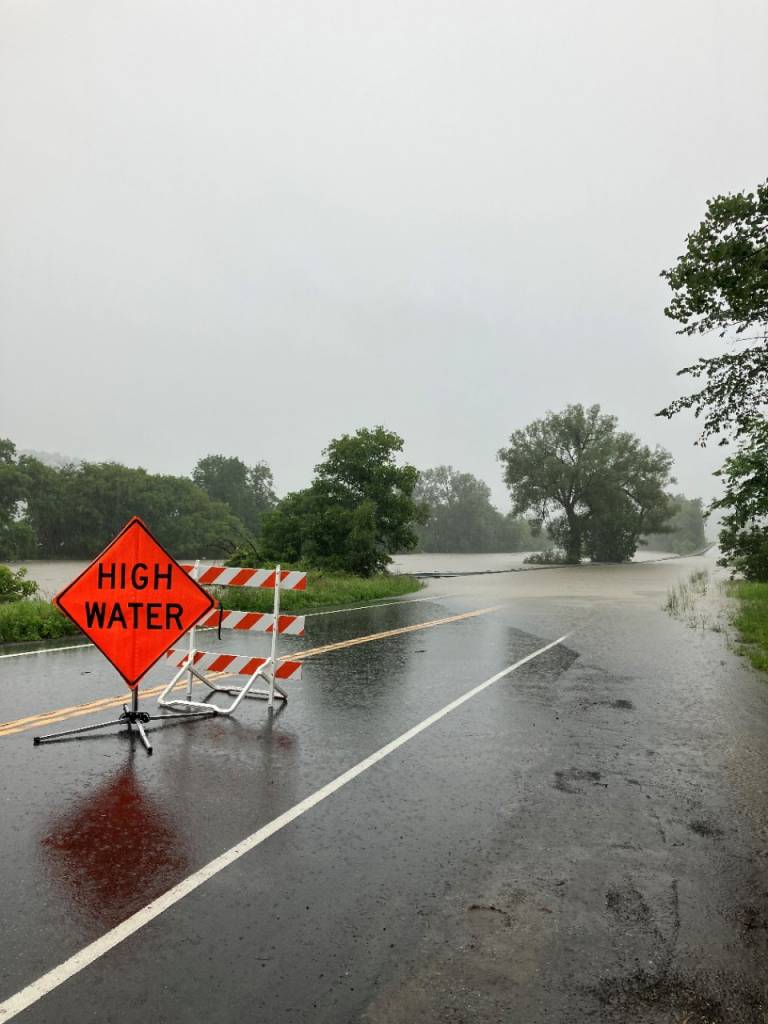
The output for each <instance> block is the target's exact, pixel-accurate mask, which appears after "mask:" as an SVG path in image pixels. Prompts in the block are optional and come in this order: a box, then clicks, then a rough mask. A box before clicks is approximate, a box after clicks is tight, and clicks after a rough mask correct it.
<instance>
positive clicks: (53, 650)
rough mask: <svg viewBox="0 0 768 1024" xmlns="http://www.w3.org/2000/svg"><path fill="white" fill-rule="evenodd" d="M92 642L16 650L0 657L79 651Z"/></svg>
mask: <svg viewBox="0 0 768 1024" xmlns="http://www.w3.org/2000/svg"><path fill="white" fill-rule="evenodd" d="M84 647H93V644H70V645H69V647H43V648H41V649H40V650H39V651H16V653H15V654H0V658H26V657H27V655H29V654H58V652H59V651H80V650H82V649H83V648H84Z"/></svg>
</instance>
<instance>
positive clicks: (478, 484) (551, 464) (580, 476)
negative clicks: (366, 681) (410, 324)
mask: <svg viewBox="0 0 768 1024" xmlns="http://www.w3.org/2000/svg"><path fill="white" fill-rule="evenodd" d="M402 450H403V439H402V438H401V437H399V436H398V435H397V434H396V433H394V432H392V431H390V430H387V429H385V428H384V427H382V426H377V427H373V428H370V429H369V428H362V429H359V430H357V431H356V432H355V433H354V434H343V435H342V436H341V437H338V438H334V439H333V440H332V441H331V442H330V443H329V444H328V446H327V447H326V448H325V449H324V451H323V453H322V454H323V459H322V461H321V462H319V463H318V465H317V466H315V472H314V476H313V479H312V481H311V483H310V484H309V486H308V487H306V488H304V489H303V490H299V491H294V492H292V493H290V494H287V495H286V496H285V497H284V498H283V499H282V500H281V501H278V499H277V497H276V496H275V493H274V490H273V479H272V473H271V471H270V469H269V467H268V466H267V465H266V464H265V463H264V462H257V463H255V464H254V465H251V466H248V465H246V464H245V463H244V462H243V461H242V460H241V459H239V458H236V457H233V456H225V455H206V456H205V457H204V458H201V459H200V460H199V461H198V462H197V464H196V465H195V467H194V469H193V471H192V474H191V476H190V477H182V476H170V475H165V474H156V473H148V472H147V471H146V470H145V469H140V468H139V469H134V468H129V467H127V466H122V465H120V464H118V463H114V462H107V463H88V462H81V463H77V464H72V465H63V466H57V467H51V466H48V465H45V464H44V463H43V462H42V461H41V460H40V459H38V458H35V457H34V456H30V455H18V454H17V452H16V449H15V446H14V445H13V443H12V442H11V441H7V440H6V441H0V558H3V559H7V560H12V559H14V560H23V559H27V558H91V557H93V556H94V555H96V554H97V553H98V552H99V551H100V550H102V549H103V548H104V547H105V546H106V545H107V544H108V543H109V541H110V540H111V539H112V537H114V536H115V534H116V533H117V532H118V531H119V530H120V529H121V527H122V526H123V525H124V524H125V522H126V521H127V520H128V519H129V518H130V517H131V516H133V515H138V516H140V517H141V518H142V519H144V521H145V522H146V523H147V524H148V525H149V527H150V528H151V529H152V531H153V532H154V533H155V535H156V536H157V538H158V540H159V541H160V542H161V543H162V544H163V545H165V547H167V548H168V550H169V551H170V552H171V553H172V554H173V555H176V556H177V557H187V558H189V557H205V558H211V557H213V558H226V559H228V560H229V561H230V563H231V564H243V565H255V564H258V563H259V562H265V563H269V562H273V563H274V562H277V561H279V562H281V563H284V564H291V565H297V564H301V565H304V566H307V567H310V568H315V569H323V570H327V571H330V572H345V573H353V574H356V575H359V576H370V575H373V574H374V573H377V572H381V571H383V570H385V569H386V567H387V565H388V564H389V563H390V561H391V556H392V554H393V553H398V552H407V551H412V550H414V549H415V548H418V549H420V550H422V551H433V552H438V551H439V552H490V551H499V552H504V551H510V552H511V551H530V550H541V549H542V548H545V547H551V546H552V545H553V544H556V545H558V546H561V547H563V548H564V549H565V550H566V552H568V555H569V557H570V558H572V559H575V558H576V557H578V558H580V557H582V556H583V555H589V556H590V557H591V558H593V559H598V560H611V561H622V560H624V559H626V558H629V557H631V555H632V554H633V553H634V550H635V547H636V546H637V543H638V538H639V536H640V534H648V533H653V532H654V531H656V532H659V531H664V530H667V529H668V527H667V523H668V522H671V524H672V525H671V527H670V528H671V529H672V533H665V534H664V538H663V539H662V541H661V546H663V547H665V548H666V549H667V550H680V551H685V550H692V547H691V546H693V547H700V546H701V545H702V543H703V527H702V523H701V503H700V502H696V501H692V502H690V501H688V499H685V498H684V497H683V496H682V495H680V496H678V497H676V498H671V497H670V496H669V495H667V494H666V492H665V491H664V486H665V484H666V482H667V477H668V469H669V462H670V459H669V456H668V455H667V454H666V453H665V452H662V451H661V450H657V451H656V452H650V451H649V450H648V449H647V448H644V447H643V446H642V445H641V444H640V443H639V442H638V441H637V439H636V438H633V437H632V436H631V435H629V434H621V433H619V432H617V430H616V424H615V420H614V419H613V418H612V417H608V416H602V415H601V414H600V412H599V409H598V407H596V406H595V407H593V408H592V409H589V410H584V409H583V408H582V407H581V406H572V407H569V408H568V409H567V410H566V411H565V412H564V413H562V414H558V415H557V416H555V415H554V414H550V415H549V416H548V417H547V419H546V420H544V421H537V422H536V423H534V424H531V425H529V427H527V428H526V429H525V430H523V431H517V432H516V433H515V434H513V435H512V438H511V445H510V448H508V449H504V450H503V453H502V455H503V461H504V462H505V464H506V467H507V470H506V476H507V482H508V483H509V484H510V487H511V490H512V496H513V501H514V506H513V510H512V511H511V512H510V513H508V514H507V515H504V514H502V513H501V512H500V511H499V510H498V509H497V508H495V507H494V506H493V504H492V503H491V491H490V488H489V487H488V485H487V484H485V483H484V482H483V481H482V480H478V479H477V477H474V476H472V474H471V473H462V472H460V471H458V470H455V469H454V468H453V467H451V466H438V467H436V468H433V469H427V470H425V471H423V472H422V473H419V472H418V470H417V469H416V467H415V466H412V465H410V464H408V463H402V462H401V452H402ZM526 514H527V515H528V516H529V517H530V518H525V515H526ZM666 537H669V538H670V540H669V541H666V539H665V538H666ZM671 538H676V539H675V540H672V539H671ZM654 540H655V538H654ZM674 545H678V547H675V546H674Z"/></svg>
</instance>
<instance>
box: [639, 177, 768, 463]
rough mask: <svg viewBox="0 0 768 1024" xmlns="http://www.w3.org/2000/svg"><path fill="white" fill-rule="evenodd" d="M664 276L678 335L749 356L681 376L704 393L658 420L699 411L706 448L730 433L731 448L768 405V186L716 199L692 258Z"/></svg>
mask: <svg viewBox="0 0 768 1024" xmlns="http://www.w3.org/2000/svg"><path fill="white" fill-rule="evenodd" d="M661 276H662V277H663V278H665V279H666V280H667V281H668V283H669V285H670V287H671V289H672V291H673V293H674V295H673V298H672V300H671V302H670V304H669V306H667V308H666V309H665V310H664V312H665V314H666V315H667V316H668V317H670V318H671V319H672V320H676V321H677V322H678V323H679V324H681V325H682V326H681V327H680V330H679V331H678V334H687V335H697V334H707V333H710V332H712V331H717V332H718V333H719V335H720V337H721V338H724V339H727V340H728V341H729V342H730V343H731V344H732V345H734V346H741V348H740V350H739V351H732V352H726V353H724V354H723V355H719V356H714V357H711V358H707V359H704V358H700V359H699V360H698V361H697V362H696V363H694V364H693V365H691V366H686V367H685V368H684V369H682V370H680V371H679V372H678V376H680V375H681V374H689V375H690V376H692V377H693V378H694V379H696V380H701V379H703V380H704V381H705V382H706V383H705V384H704V387H703V388H702V389H701V390H699V391H697V392H695V393H694V394H692V395H687V396H684V397H682V398H678V399H676V400H675V401H674V402H672V403H671V404H670V405H668V406H667V407H666V408H664V409H662V410H661V411H660V412H659V413H657V415H659V416H666V417H668V418H669V417H671V416H674V415H675V414H676V413H678V412H680V411H681V410H682V409H693V411H694V414H695V416H696V417H699V416H701V415H703V416H704V427H703V430H702V433H701V436H700V438H699V443H700V444H705V443H706V441H707V440H708V439H709V438H710V437H712V436H713V435H716V434H718V433H723V434H724V435H725V436H723V438H722V439H721V441H720V444H725V443H727V440H728V435H729V434H735V436H737V437H739V436H742V435H743V434H745V433H748V432H749V430H750V425H751V421H752V420H753V419H754V417H755V416H756V415H758V414H759V412H760V409H761V408H762V407H764V406H765V405H766V403H768V180H767V181H765V182H763V183H762V184H761V185H758V186H757V188H756V189H755V191H754V192H748V193H744V192H740V193H737V194H736V195H724V196H716V197H715V198H714V199H710V200H709V202H708V203H707V213H706V215H705V217H704V220H703V221H702V222H701V224H700V225H699V227H698V229H697V230H696V231H694V232H693V233H692V234H690V235H688V238H687V243H686V250H685V252H684V253H683V255H682V256H680V257H679V258H678V260H677V263H676V264H675V266H674V267H672V268H670V269H669V270H664V271H662V274H661ZM749 343H752V344H749Z"/></svg>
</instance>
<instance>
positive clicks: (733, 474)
mask: <svg viewBox="0 0 768 1024" xmlns="http://www.w3.org/2000/svg"><path fill="white" fill-rule="evenodd" d="M715 476H719V477H721V478H722V480H723V482H724V484H725V493H724V494H723V496H722V497H721V498H718V499H717V500H716V501H713V502H712V508H713V509H723V510H725V514H724V515H723V516H722V518H721V520H720V551H721V553H722V557H721V558H720V559H719V563H718V564H719V565H724V566H730V567H731V570H732V573H737V572H738V573H741V574H742V575H743V576H744V578H745V579H748V580H756V581H760V582H768V421H766V420H764V419H763V420H757V419H753V420H752V422H751V426H750V432H749V436H748V438H745V439H744V440H743V441H742V443H741V444H740V445H739V447H738V450H737V451H736V453H735V454H734V455H732V456H731V457H730V458H728V459H726V460H725V465H724V466H723V468H722V469H721V470H718V472H717V473H716V474H715Z"/></svg>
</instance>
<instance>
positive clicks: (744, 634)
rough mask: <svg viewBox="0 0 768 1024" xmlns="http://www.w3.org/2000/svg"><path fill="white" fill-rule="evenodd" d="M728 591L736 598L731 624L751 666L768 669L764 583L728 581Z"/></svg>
mask: <svg viewBox="0 0 768 1024" xmlns="http://www.w3.org/2000/svg"><path fill="white" fill-rule="evenodd" d="M729 592H730V594H731V596H732V597H735V598H736V601H737V602H738V604H737V610H736V614H735V616H734V619H733V624H734V626H735V627H736V629H737V630H738V631H739V643H740V650H741V653H742V654H745V655H746V656H747V657H748V658H749V660H750V661H751V662H752V664H753V665H754V667H755V668H757V669H760V670H761V671H762V672H768V583H747V582H745V581H743V580H742V581H739V582H737V583H731V584H730V586H729Z"/></svg>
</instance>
